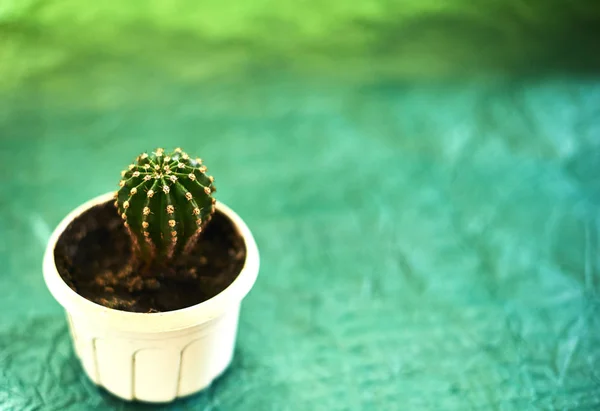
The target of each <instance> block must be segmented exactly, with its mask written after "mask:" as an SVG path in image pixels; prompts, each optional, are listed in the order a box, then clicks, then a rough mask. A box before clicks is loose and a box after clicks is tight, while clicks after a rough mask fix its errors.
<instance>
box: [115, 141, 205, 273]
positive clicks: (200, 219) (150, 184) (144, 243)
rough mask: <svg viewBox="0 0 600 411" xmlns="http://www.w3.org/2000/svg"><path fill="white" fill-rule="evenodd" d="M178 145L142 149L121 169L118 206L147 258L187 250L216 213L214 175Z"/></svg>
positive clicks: (166, 257)
mask: <svg viewBox="0 0 600 411" xmlns="http://www.w3.org/2000/svg"><path fill="white" fill-rule="evenodd" d="M206 171H207V169H206V166H204V165H203V164H202V160H201V159H200V158H195V159H192V158H190V157H189V156H188V155H187V154H186V153H185V152H183V151H182V150H181V149H180V148H176V149H175V150H174V151H173V152H171V153H165V151H164V150H163V149H162V148H158V149H156V151H154V152H152V153H150V154H148V153H142V154H140V155H139V156H138V157H137V159H136V162H135V163H134V164H130V165H129V167H128V169H127V170H123V171H122V172H121V176H122V179H121V181H120V182H119V186H120V188H119V190H118V191H117V192H116V193H115V196H116V201H115V206H116V207H117V209H118V212H119V215H120V216H121V218H122V219H123V221H124V224H125V227H126V228H127V230H128V232H129V234H130V236H131V239H132V243H133V247H134V250H135V252H136V254H138V255H139V256H140V257H141V258H142V259H143V260H146V261H152V260H155V259H162V260H170V259H172V258H174V257H175V256H177V255H179V254H180V253H185V252H188V251H189V250H190V249H191V248H192V247H193V246H194V244H195V243H196V241H197V238H198V235H199V234H200V233H201V232H202V229H203V228H204V226H205V224H206V223H207V222H208V221H209V220H210V218H211V216H212V214H214V212H215V199H214V198H213V197H212V193H213V192H214V191H215V187H214V185H213V183H214V178H213V177H212V176H208V175H207V174H206Z"/></svg>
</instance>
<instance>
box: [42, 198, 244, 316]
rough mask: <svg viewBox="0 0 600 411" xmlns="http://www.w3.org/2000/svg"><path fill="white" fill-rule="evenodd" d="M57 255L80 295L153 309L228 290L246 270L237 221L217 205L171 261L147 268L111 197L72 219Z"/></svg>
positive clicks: (161, 309) (66, 277) (114, 305)
mask: <svg viewBox="0 0 600 411" xmlns="http://www.w3.org/2000/svg"><path fill="white" fill-rule="evenodd" d="M54 258H55V261H56V267H57V269H58V272H59V274H60V275H61V277H62V278H63V280H65V282H66V283H67V284H68V285H69V287H71V288H72V289H73V290H74V291H75V292H77V293H78V294H79V295H81V296H83V297H85V298H87V299H88V300H90V301H93V302H95V303H98V304H101V305H103V306H106V307H109V308H114V309H118V310H123V311H134V312H143V313H152V312H164V311H172V310H178V309H181V308H185V307H190V306H192V305H195V304H198V303H201V302H203V301H206V300H208V299H209V298H211V297H214V296H215V295H217V294H218V293H220V292H221V291H223V290H224V289H225V288H227V286H229V284H231V283H232V282H233V280H235V278H236V277H237V276H238V274H239V273H240V271H241V270H242V267H243V266H244V261H245V259H246V246H245V244H244V240H243V239H242V237H241V236H240V234H239V233H238V232H237V230H236V228H235V226H234V225H233V223H232V222H231V221H230V220H229V219H228V218H227V217H226V216H225V215H224V214H222V213H220V212H218V211H217V212H216V213H215V214H214V216H213V218H212V220H211V221H210V222H209V223H208V224H207V225H206V227H205V229H204V231H203V233H202V235H201V236H200V237H199V239H198V243H197V244H196V246H195V247H194V249H193V250H192V251H191V252H190V253H189V254H187V255H185V256H182V257H179V258H178V259H177V260H176V261H174V262H171V263H169V265H168V266H158V265H155V266H151V267H150V268H147V269H146V270H142V266H141V264H140V263H137V262H136V259H135V258H132V252H131V240H130V238H129V235H128V234H127V232H126V231H125V228H124V227H123V223H122V221H121V219H120V218H119V216H118V215H117V213H116V211H115V208H114V205H113V204H112V203H110V202H108V203H105V204H101V205H98V206H95V207H93V208H91V209H89V210H87V211H86V212H84V213H83V214H82V215H80V216H79V217H77V218H76V219H75V220H74V221H73V222H71V224H70V225H69V226H68V227H67V229H66V230H65V231H64V232H63V234H62V235H61V236H60V238H59V240H58V242H57V245H56V248H55V250H54Z"/></svg>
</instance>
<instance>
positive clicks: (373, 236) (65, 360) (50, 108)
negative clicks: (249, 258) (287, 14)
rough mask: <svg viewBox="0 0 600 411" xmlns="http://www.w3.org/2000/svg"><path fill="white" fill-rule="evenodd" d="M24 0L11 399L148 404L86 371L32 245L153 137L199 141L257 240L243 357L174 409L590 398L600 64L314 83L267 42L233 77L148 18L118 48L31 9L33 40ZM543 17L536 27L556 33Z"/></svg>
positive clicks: (597, 399)
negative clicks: (460, 76)
mask: <svg viewBox="0 0 600 411" xmlns="http://www.w3.org/2000/svg"><path fill="white" fill-rule="evenodd" d="M514 3H517V2H514ZM547 3H548V4H552V5H553V7H554V6H556V5H557V4H559V2H547ZM19 4H23V5H26V4H34V5H35V4H38V2H34V1H29V2H20V3H19ZM15 7H16V6H15ZM23 7H25V6H23ZM32 7H33V6H32ZM265 7H266V6H265ZM9 9H10V8H9ZM5 10H6V9H5ZM19 10H20V9H18V8H15V9H12V14H10V13H9V14H8V16H9V17H6V16H7V14H5V15H3V16H4V17H3V18H4V20H3V22H4V23H3V26H2V29H3V34H5V35H4V37H3V39H4V40H6V39H8V40H9V41H7V42H5V43H4V44H5V45H10V47H5V48H3V49H2V51H3V53H5V54H3V56H9V58H8V59H9V60H10V61H12V62H13V63H14V64H10V65H5V66H0V70H4V71H3V73H4V74H5V75H3V77H2V78H3V80H6V79H9V80H10V81H9V82H10V87H7V88H3V89H2V90H3V93H2V95H1V97H0V136H1V140H0V170H1V171H2V172H3V175H4V176H7V178H5V179H4V181H3V184H1V185H0V215H1V217H2V218H0V264H1V267H2V268H1V270H0V312H1V313H2V314H1V315H0V409H2V410H19V411H20V410H82V409H99V410H104V409H123V410H126V409H138V408H139V409H144V408H145V406H141V405H130V404H126V403H123V402H121V401H119V400H116V399H114V398H113V397H111V396H110V395H108V394H106V393H103V392H100V391H98V390H97V389H96V388H95V387H94V386H93V384H92V383H90V382H89V381H88V380H87V378H86V377H85V376H84V374H83V372H82V370H81V367H80V365H79V363H78V362H77V360H76V358H75V355H74V353H73V350H72V348H71V345H70V342H69V336H68V331H67V326H66V322H65V318H64V315H63V313H62V311H61V309H60V307H59V306H58V305H57V304H56V303H55V302H54V301H53V300H52V298H51V297H50V295H49V293H48V292H47V291H46V289H45V286H44V284H43V281H42V276H41V258H42V252H43V249H44V247H45V243H46V241H47V239H48V235H49V233H50V230H51V229H52V228H53V227H54V226H55V225H56V224H57V223H58V221H59V220H60V219H61V218H62V217H63V216H64V215H65V214H66V213H67V212H68V211H69V210H71V209H72V208H73V207H75V206H77V205H78V204H80V203H82V202H83V201H85V200H87V199H89V198H91V197H93V196H95V195H97V194H99V193H103V192H106V191H109V190H114V189H115V187H116V183H117V181H118V179H119V171H120V170H121V169H122V167H123V166H124V165H126V164H128V162H129V161H130V159H131V158H132V157H134V156H135V155H137V154H138V153H139V152H140V151H141V150H144V149H149V148H152V147H156V146H161V145H162V146H172V147H175V146H182V147H186V148H187V149H188V150H189V151H190V152H192V151H193V152H194V153H198V154H199V155H201V156H202V157H204V158H206V159H207V161H208V160H209V159H210V164H211V172H212V173H214V175H215V176H218V179H217V184H218V187H219V192H218V198H219V199H220V200H222V201H223V202H225V203H226V204H228V205H231V206H232V207H233V208H234V209H235V210H236V211H238V212H239V214H240V215H241V216H242V217H243V218H244V219H245V220H246V221H247V223H248V225H249V226H250V227H251V229H252V230H253V232H254V234H255V236H256V239H257V241H258V244H259V248H260V250H261V256H262V270H261V274H260V276H259V280H258V282H257V284H256V286H255V289H254V290H253V291H252V292H251V294H250V295H249V297H248V298H247V300H246V301H245V304H244V306H243V308H242V315H241V318H240V336H239V341H238V348H237V352H236V357H235V359H234V366H233V368H232V369H231V370H230V371H229V372H228V373H227V374H226V375H225V376H224V377H223V378H221V379H220V380H218V382H216V383H215V384H214V385H213V386H212V387H211V388H209V389H208V390H207V391H206V392H203V393H201V394H199V395H197V396H194V397H192V398H189V399H185V400H182V401H178V402H176V403H175V404H173V405H171V406H170V407H165V409H174V410H183V409H197V410H269V409H270V410H330V411H333V410H418V411H422V410H439V409H443V410H450V411H453V410H456V411H462V410H471V409H473V410H515V411H523V410H575V409H577V410H597V409H599V408H600V372H599V371H598V370H600V367H599V365H600V300H599V291H600V252H599V251H600V220H599V218H598V209H599V207H600V178H599V177H598V175H599V171H600V116H599V114H600V113H599V112H598V108H599V107H600V82H599V81H598V78H597V77H595V76H587V77H583V76H581V75H577V73H573V74H569V75H562V76H553V77H550V76H547V75H543V74H542V73H539V75H538V76H536V78H535V79H534V78H520V79H515V78H513V79H511V80H509V79H508V77H507V78H504V77H502V78H500V77H495V78H494V79H493V80H492V79H491V78H488V79H487V80H483V79H480V80H472V81H466V80H461V81H458V80H457V81H449V80H447V81H445V82H443V83H442V82H427V83H425V82H423V81H420V82H418V83H417V82H414V81H412V80H411V77H410V76H409V75H408V74H407V73H411V72H416V71H420V70H416V69H415V70H412V71H411V70H403V67H404V68H405V66H401V67H400V68H399V69H398V70H399V73H400V74H399V75H398V78H396V79H394V78H393V76H392V75H391V74H389V73H391V72H390V68H389V66H386V62H385V61H383V60H376V61H375V60H373V61H371V63H370V64H372V65H374V67H375V68H379V69H381V70H382V72H387V73H388V74H389V75H388V76H386V78H385V79H377V80H376V79H374V78H373V77H371V79H370V80H368V81H367V80H365V79H364V77H363V76H362V75H360V74H361V73H364V72H363V71H361V67H358V68H357V71H356V73H355V72H353V71H351V70H341V69H339V68H338V71H339V72H342V71H344V74H345V75H348V77H352V80H349V79H346V78H342V79H337V80H336V81H331V80H329V81H327V80H325V79H324V78H326V77H327V76H326V75H323V76H322V77H321V76H319V75H317V74H315V75H311V76H309V75H308V74H305V75H300V74H293V73H291V72H290V71H289V70H283V71H282V73H283V72H284V73H283V74H281V75H276V74H274V73H278V71H277V70H275V69H273V70H271V71H270V72H269V73H265V71H264V70H263V68H264V66H261V62H265V61H266V62H265V63H264V65H268V64H273V65H274V66H277V64H275V63H276V62H277V61H278V60H277V59H276V58H275V57H273V56H277V55H276V54H272V53H276V51H277V50H278V49H277V47H276V46H277V44H275V45H271V46H272V47H271V48H269V49H268V50H269V53H268V54H261V53H258V58H257V60H255V64H254V65H250V66H243V70H242V69H240V71H244V70H246V71H245V72H244V73H243V74H240V75H234V74H232V73H221V72H219V71H218V70H216V71H210V68H211V67H208V66H207V65H206V64H204V63H203V62H204V59H203V58H201V56H199V57H194V58H192V57H190V54H189V53H188V51H189V50H190V48H189V47H192V46H191V45H190V44H192V43H186V42H185V41H183V40H182V42H181V44H180V47H171V48H169V47H168V46H167V45H168V44H173V43H168V41H170V40H173V39H177V38H179V37H178V36H180V37H181V38H182V39H183V38H187V37H186V36H185V33H186V31H185V30H183V29H182V30H183V31H182V32H177V31H176V30H175V29H173V26H169V27H162V28H160V30H163V31H158V30H159V29H158V28H148V27H149V26H147V25H146V26H144V24H146V23H143V22H142V23H140V25H141V26H140V27H145V28H144V29H143V30H142V29H140V30H139V31H135V30H133V29H132V30H133V31H132V32H131V33H130V34H131V37H130V38H129V39H130V41H129V42H124V41H123V42H120V41H115V42H114V44H113V43H111V41H112V40H110V39H115V38H117V37H118V35H119V34H123V31H119V30H121V29H118V27H117V28H114V27H112V26H103V25H98V26H94V27H90V31H91V34H90V35H89V37H86V36H84V35H81V36H79V35H74V33H78V32H77V31H76V29H77V24H82V25H85V24H86V20H85V19H84V18H82V19H80V20H73V21H74V23H73V24H72V25H68V24H65V25H60V24H59V23H57V21H59V20H52V18H54V17H56V16H59V14H57V13H54V14H52V9H50V11H49V12H48V9H44V8H42V10H46V11H47V13H46V14H44V15H42V17H39V21H42V22H46V23H45V24H48V25H50V26H52V25H53V24H54V25H55V26H52V27H56V30H55V31H54V32H48V33H46V34H45V35H44V36H41V35H40V33H39V32H38V31H36V29H35V27H37V26H35V25H34V24H33V23H32V24H31V25H27V24H21V20H23V17H22V16H23V15H24V14H23V15H21V14H19V13H20V11H19ZM36 10H39V9H36ZM490 10H493V9H490ZM459 11H460V10H458V11H456V13H458V12H459ZM23 13H25V12H23ZM107 13H108V12H107ZM115 13H116V12H115ZM489 13H490V16H491V15H494V13H492V12H491V11H490V12H489ZM518 13H525V11H522V10H521V11H519V12H518ZM518 13H517V15H518ZM573 13H574V12H573V11H572V10H567V9H565V12H564V14H562V15H563V16H570V15H572V14H573ZM578 13H580V14H582V15H585V14H586V13H585V10H583V11H581V10H580V11H578ZM115 15H118V16H120V18H122V19H124V20H126V19H127V14H126V13H123V14H118V13H116V14H115ZM541 15H543V14H541ZM587 15H591V13H587ZM554 16H558V14H557V13H555V14H554ZM148 18H149V19H151V17H148ZM56 19H58V17H56ZM172 19H173V18H170V19H167V18H165V22H171V23H172V21H171V20H172ZM491 20H494V19H493V18H491V17H490V18H489V19H488V20H487V21H488V22H489V21H491ZM517 20H518V19H517ZM69 21H70V20H69ZM119 21H121V20H119ZM155 21H158V20H156V19H155ZM501 21H504V22H506V21H508V20H506V19H505V20H501ZM540 21H548V22H556V21H557V20H553V19H551V18H549V17H548V15H546V19H545V20H544V19H542V20H540ZM558 21H559V22H562V23H560V24H559V23H556V25H557V27H562V26H561V24H563V25H565V26H569V25H570V24H574V25H575V23H573V22H572V21H570V20H560V19H559V20H558ZM565 21H566V22H569V23H568V24H567V23H564V22H565ZM583 22H584V20H581V24H580V25H579V26H578V27H582V28H584V27H586V26H585V24H583ZM171 23H169V24H171ZM123 24H125V23H123ZM172 24H174V25H176V23H172ZM181 24H183V23H181ZM490 24H491V23H490ZM506 24H507V26H508V23H506ZM550 24H551V23H548V25H550ZM136 27H138V26H136ZM485 27H486V26H485V25H483V28H482V29H481V30H484V28H485ZM534 27H537V28H538V29H539V30H541V31H534V32H535V33H537V35H538V37H535V36H534V38H537V39H538V40H537V41H541V40H539V38H543V37H544V33H554V32H553V31H552V30H550V29H548V30H546V31H544V30H542V29H541V28H540V27H546V26H543V25H541V26H535V25H534ZM548 27H550V26H548ZM553 27H554V26H553ZM597 27H600V26H597ZM134 28H135V27H134ZM104 29H105V31H102V30H104ZM112 29H114V31H111V30H112ZM69 30H72V31H69ZM153 30H157V31H156V32H154V31H153ZM174 30H175V31H174ZM447 30H449V31H450V32H452V28H451V27H450V28H447ZM132 33H133V34H132ZM149 33H150V34H152V33H154V35H153V37H152V36H150V34H149ZM161 33H171V34H165V36H169V35H171V36H172V37H168V38H167V40H164V41H163V42H160V41H156V40H157V39H163V37H161ZM473 33H475V34H476V33H477V30H476V28H474V29H473ZM473 33H471V34H466V37H467V38H471V37H472V36H473V35H474V34H473ZM507 33H511V31H510V29H507ZM519 33H520V32H519ZM540 33H541V34H540ZM557 33H558V32H557ZM134 34H137V36H139V37H135V35H134ZM555 34H556V33H555ZM374 35H376V34H374ZM61 36H62V37H61ZM111 36H112V37H111ZM147 36H150V37H149V39H150V40H149V41H150V42H153V43H152V47H150V46H148V47H147V48H140V47H138V46H139V45H140V44H142V43H143V41H144V40H143V39H144V38H146V37H147ZM257 36H258V35H257ZM381 36H382V37H381V38H383V37H384V36H383V34H381ZM556 36H557V37H558V34H556ZM258 37H259V36H258ZM275 37H276V36H274V38H275ZM450 38H453V39H454V40H456V41H460V39H461V37H456V36H455V37H452V36H450ZM457 38H458V40H457ZM528 38H529V37H528ZM549 38H550V40H552V38H553V37H552V36H549ZM36 39H40V42H39V43H37V42H36ZM63 39H68V40H69V41H65V42H64V43H63V42H62V40H63ZM103 39H109V40H103ZM189 41H190V42H191V40H189ZM223 41H231V43H227V44H232V45H235V41H234V40H232V39H225V40H223ZM382 41H383V40H382ZM390 41H391V40H390ZM109 43H110V45H111V46H114V49H111V48H110V47H108V44H109ZM518 43H519V41H518V39H517V40H515V44H518ZM550 43H552V42H549V43H544V44H550ZM177 44H179V43H177ZM215 44H217V46H215V47H217V48H218V45H219V44H221V43H215ZM348 44H350V43H348ZM386 44H387V43H386ZM461 44H463V43H461ZM531 44H534V45H538V43H535V42H533V43H531ZM531 44H530V43H527V42H526V41H524V47H525V46H526V45H530V46H531ZM540 44H541V43H540ZM293 45H294V43H291V45H288V47H291V48H290V49H293ZM34 46H35V47H38V46H39V47H41V48H42V50H43V51H45V52H47V54H43V53H42V54H36V50H37V49H35V48H31V47H34ZM134 46H135V47H136V49H135V50H136V51H135V52H133V51H132V50H133V48H134ZM334 46H335V44H334ZM28 47H30V48H28ZM248 47H250V46H248ZM307 47H308V46H307ZM365 47H366V48H368V47H367V46H365ZM369 47H370V46H369ZM531 47H533V48H532V49H529V48H525V50H527V51H526V52H522V53H523V55H528V56H529V55H531V54H532V53H531V50H534V51H538V52H539V53H538V54H535V53H533V55H534V56H538V57H539V56H540V55H542V56H545V54H544V53H542V52H541V51H540V50H552V49H553V48H552V47H551V45H550V46H547V47H546V46H544V47H542V46H541V45H540V46H539V47H538V48H536V47H534V46H531ZM582 47H583V46H582ZM309 48H310V47H309ZM240 49H243V47H242V46H240ZM250 49H251V50H257V49H255V48H254V49H253V48H250ZM565 49H566V47H563V46H561V47H558V48H557V49H556V50H559V51H561V50H562V51H564V50H565ZM258 50H260V49H258ZM285 50H288V49H286V48H282V54H281V55H282V56H283V57H282V58H285V56H286V54H285ZM332 50H335V47H333V48H332ZM503 50H510V48H509V47H507V48H505V49H503ZM573 50H576V48H573ZM579 50H580V49H579ZM154 51H156V53H155V52H154ZM405 51H406V50H405ZM385 52H386V50H385V48H384V49H383V51H381V53H385ZM11 53H12V54H11ZM19 53H22V54H19ZM28 53H29V54H28ZM231 53H232V54H231V55H232V56H233V57H231V60H227V59H226V58H224V57H223V58H222V59H216V60H215V62H211V64H213V65H214V66H215V67H222V66H226V65H227V64H226V62H227V61H237V60H236V59H237V58H238V57H239V56H238V55H237V54H235V53H234V52H233V51H231ZM406 53H408V54H405V56H408V57H410V56H411V55H415V53H416V52H414V50H413V51H412V53H413V54H411V50H408V51H406ZM515 53H516V54H515V55H514V56H513V57H514V58H515V61H521V60H519V58H518V57H519V56H520V55H521V54H519V53H517V52H516V51H515ZM200 54H201V53H200ZM340 54H341V55H343V57H344V58H346V57H348V54H347V50H345V49H341V51H340ZM417 54H418V53H417ZM434 54H435V53H434ZM155 55H158V56H163V58H162V60H161V59H160V58H159V57H153V58H150V57H152V56H155ZM499 55H500V56H501V55H502V54H499ZM21 56H22V57H23V58H22V59H20V58H19V57H21ZM32 56H37V57H39V56H43V58H41V57H40V59H38V60H36V59H34V58H33V57H32ZM164 56H167V57H164ZM227 56H230V55H229V54H227ZM267 56H268V57H272V59H267V58H266V57H267ZM401 56H402V54H398V55H396V57H395V58H397V59H400V60H401V58H400V57H401ZM419 56H421V55H420V54H419ZM596 56H597V53H596ZM126 57H127V58H126ZM129 57H130V58H129ZM569 57H570V56H567V57H565V60H568V59H569ZM263 58H265V59H263ZM458 58H459V59H458V60H453V61H452V62H451V63H452V64H456V67H459V66H461V64H459V63H460V62H461V60H460V56H459V57H458ZM590 58H591V57H590ZM342 60H343V61H344V62H345V63H344V64H345V65H344V67H348V66H347V63H348V61H350V60H351V59H350V60H347V59H346V60H344V59H342ZM425 60H427V59H425ZM4 61H7V60H6V59H5V60H4ZM394 61H396V60H394ZM465 61H466V62H467V63H469V62H470V60H469V58H466V57H465V60H464V61H463V63H464V62H465ZM506 61H507V60H506V59H499V63H498V67H504V66H503V65H502V64H500V63H506ZM542 61H543V59H542ZM521 62H522V61H521ZM18 63H22V64H21V65H19V64H18ZM46 63H47V64H46ZM293 63H294V64H296V65H298V64H300V63H301V61H300V62H299V61H298V60H294V61H293ZM330 63H331V62H330ZM522 63H523V64H524V65H525V66H526V65H527V64H526V62H522ZM562 63H564V61H563V62H562ZM203 64H204V65H203ZM219 64H222V65H221V66H219ZM331 64H333V63H331ZM486 64H491V63H490V62H489V61H487V60H486ZM565 64H566V63H565ZM573 64H574V65H575V63H573ZM559 65H560V64H559ZM233 66H235V65H233ZM233 66H232V67H233ZM316 66H318V65H310V64H308V63H307V65H306V67H309V68H308V69H307V71H311V70H313V69H315V67H316ZM359 66H360V64H359ZM366 66H368V65H365V67H366ZM235 67H237V68H239V66H235ZM340 67H341V66H340ZM385 67H387V68H385ZM427 67H428V66H427ZM427 67H424V69H423V72H427V70H426V68H427ZM453 67H455V66H453ZM213 68H214V67H213ZM436 68H437V70H441V71H443V72H445V73H446V71H444V70H443V68H439V66H436ZM362 69H364V67H362ZM207 72H210V73H212V74H211V75H208V74H206V73H207ZM452 72H453V70H451V69H449V70H448V71H447V73H450V74H451V73H452ZM198 73H199V74H198ZM217 73H218V74H217ZM258 73H260V74H258ZM349 73H350V74H353V73H354V74H356V76H355V77H353V76H352V75H350V74H349ZM428 73H429V72H428ZM192 74H193V75H192ZM196 74H198V75H196ZM267 74H268V75H267ZM429 74H430V75H431V73H429ZM11 76H12V77H11ZM57 156H58V157H57ZM307 176H309V177H308V178H307ZM148 408H149V407H148ZM149 409H150V408H149ZM152 409H156V408H152Z"/></svg>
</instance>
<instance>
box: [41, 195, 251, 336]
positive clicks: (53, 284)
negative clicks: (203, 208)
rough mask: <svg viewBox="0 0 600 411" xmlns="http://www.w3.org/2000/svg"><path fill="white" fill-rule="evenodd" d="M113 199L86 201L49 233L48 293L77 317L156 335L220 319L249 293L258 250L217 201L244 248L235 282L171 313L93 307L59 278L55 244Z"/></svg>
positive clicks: (45, 262)
mask: <svg viewBox="0 0 600 411" xmlns="http://www.w3.org/2000/svg"><path fill="white" fill-rule="evenodd" d="M112 199H113V193H112V192H110V193H106V194H103V195H100V196H98V197H95V198H93V199H91V200H88V201H86V202H85V203H83V204H81V205H80V206H79V207H77V208H75V209H74V210H73V211H71V212H70V213H69V214H67V216H66V217H65V218H63V220H62V221H61V222H60V223H59V224H58V226H57V227H56V228H55V229H54V231H53V232H52V235H51V236H50V239H49V241H48V245H47V246H46V251H45V254H44V260H43V273H44V280H45V282H46V285H47V287H48V289H49V290H50V293H51V294H52V295H53V296H54V298H55V299H56V300H57V301H58V303H59V304H60V305H62V306H63V307H64V309H65V310H66V311H67V312H68V313H69V314H70V315H74V316H75V317H77V318H80V317H88V318H87V320H89V321H91V322H94V323H98V325H100V324H103V325H105V326H107V327H110V328H115V329H119V330H122V331H127V332H139V333H157V332H167V331H177V330H182V329H186V328H190V327H194V326H197V325H200V324H203V323H206V322H208V321H211V320H213V319H215V318H218V317H220V316H221V315H222V314H223V313H224V312H226V311H227V310H228V309H231V307H235V306H237V305H238V304H239V303H240V302H241V300H242V299H243V298H244V297H245V296H246V294H248V292H249V291H250V289H251V288H252V286H253V285H254V283H255V281H256V278H257V276H258V268H259V265H260V261H259V254H258V247H257V245H256V241H255V240H254V237H253V236H252V232H251V231H250V229H249V228H248V226H247V225H246V223H245V222H244V221H243V220H242V218H241V217H240V216H239V215H237V213H236V212H234V211H233V210H232V209H231V208H229V207H227V206H226V205H225V204H223V203H221V202H218V201H217V203H216V208H217V210H219V211H220V212H222V213H223V214H225V215H226V216H227V217H228V218H229V219H230V220H231V221H232V222H233V224H234V225H235V227H236V229H237V230H238V232H239V234H240V235H241V237H242V238H243V239H244V243H245V245H246V261H245V262H244V266H243V267H242V270H241V271H240V273H239V274H238V276H237V277H236V279H235V280H234V281H233V282H232V283H231V284H229V286H228V287H227V288H226V289H225V290H223V291H221V292H220V293H219V294H217V295H216V296H214V297H212V298H210V299H208V300H206V301H204V302H201V303H199V304H196V305H193V306H191V307H186V308H182V309H179V310H174V311H167V312H160V313H136V312H129V311H121V310H116V309H114V308H108V307H104V306H102V305H100V304H96V303H94V302H92V301H90V300H88V299H86V298H84V297H82V296H81V295H79V294H77V293H76V292H75V291H73V290H72V289H71V288H70V287H69V286H68V285H67V284H66V283H65V281H64V280H63V279H62V277H61V276H60V274H59V273H58V270H57V268H56V264H55V261H54V249H55V247H56V243H57V241H58V239H59V237H60V236H61V235H62V233H63V232H64V231H65V229H66V228H67V227H68V225H69V224H70V223H71V222H72V221H73V220H74V219H75V218H77V217H78V216H80V215H81V214H82V213H83V212H85V211H87V210H89V209H91V208H93V207H95V206H97V205H100V204H103V203H106V202H108V201H111V200H112Z"/></svg>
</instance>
